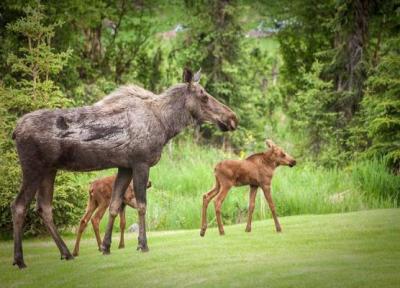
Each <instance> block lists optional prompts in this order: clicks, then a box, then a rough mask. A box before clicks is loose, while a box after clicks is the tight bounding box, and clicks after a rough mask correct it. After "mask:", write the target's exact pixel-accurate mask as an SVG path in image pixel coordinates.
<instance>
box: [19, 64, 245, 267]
mask: <svg viewBox="0 0 400 288" xmlns="http://www.w3.org/2000/svg"><path fill="white" fill-rule="evenodd" d="M183 78H184V81H185V83H180V84H176V85H174V86H172V87H170V88H169V89H167V90H166V91H164V92H163V93H161V94H160V95H155V94H153V93H152V92H150V91H147V90H145V89H143V88H140V87H138V86H134V85H130V86H124V87H121V88H119V89H117V90H116V91H114V92H113V93H111V94H110V95H108V96H106V97H105V98H104V99H103V100H101V101H99V102H97V103H96V104H94V105H91V106H85V107H78V108H71V109H54V110H38V111H35V112H32V113H29V114H26V115H25V116H23V117H22V118H21V119H20V120H19V121H18V123H17V126H16V128H15V131H14V134H13V138H14V139H15V144H16V147H17V151H18V156H19V160H20V164H21V168H22V185H21V189H20V192H19V194H18V195H17V197H16V198H15V201H14V202H13V204H12V205H11V211H12V217H13V230H14V232H13V236H14V262H13V264H14V265H17V266H18V267H19V268H24V267H26V265H25V262H24V259H23V252H22V231H23V225H24V219H25V215H26V211H27V207H28V206H29V204H30V203H31V201H32V199H33V197H35V195H36V200H37V201H36V203H37V211H38V214H39V216H40V217H41V218H42V219H43V222H44V224H45V225H46V227H47V230H48V231H49V232H50V234H51V236H52V237H53V239H54V242H55V243H56V245H57V247H58V249H59V250H60V254H61V259H66V260H69V259H73V256H72V255H71V253H70V252H69V250H68V248H67V246H66V245H65V243H64V241H63V240H62V238H61V236H60V235H59V233H58V231H57V227H56V226H55V225H54V221H53V212H52V201H53V189H54V180H55V177H56V173H57V171H58V170H60V169H61V170H70V171H89V170H101V169H107V168H112V167H115V168H118V174H117V178H116V180H115V183H114V187H113V192H112V195H111V202H110V208H109V220H108V225H107V229H106V233H105V235H104V239H103V243H102V251H103V254H109V253H110V246H111V234H112V228H113V225H114V219H115V217H116V216H117V215H118V213H119V212H120V209H121V207H122V205H123V195H124V193H125V191H126V189H127V188H128V185H129V183H130V182H131V181H132V180H133V184H134V190H135V195H136V200H137V206H138V208H137V210H138V214H139V237H138V249H140V250H141V251H143V252H146V251H148V250H149V249H148V246H147V236H146V225H145V215H146V203H147V200H146V185H147V182H148V177H149V172H150V168H151V167H153V166H154V165H156V164H157V163H158V161H159V160H160V158H161V153H162V150H163V148H164V146H165V145H166V144H167V143H168V141H169V140H170V139H171V138H173V137H174V136H176V135H177V134H178V133H180V132H181V131H182V130H183V129H184V128H186V127H187V126H189V125H191V124H192V123H194V122H197V123H201V122H206V121H208V122H212V123H214V124H215V125H217V126H218V127H219V128H220V129H221V130H223V131H233V130H235V129H236V126H237V123H238V121H237V118H236V115H235V114H234V113H233V112H232V110H230V109H229V108H228V107H227V106H225V105H223V104H222V103H220V102H218V101H217V100H216V99H215V98H214V97H212V96H211V95H210V94H208V93H207V92H206V91H205V90H204V88H203V87H202V86H201V85H200V84H199V83H198V81H199V79H200V73H196V75H195V76H193V73H192V72H191V71H190V70H188V69H185V71H184V77H183Z"/></svg>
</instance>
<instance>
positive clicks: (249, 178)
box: [200, 140, 296, 236]
mask: <svg viewBox="0 0 400 288" xmlns="http://www.w3.org/2000/svg"><path fill="white" fill-rule="evenodd" d="M266 144H267V145H268V147H269V148H270V149H269V150H267V151H266V152H262V153H256V154H253V155H251V156H249V157H247V158H246V159H244V160H224V161H222V162H220V163H218V164H217V165H216V166H215V169H214V174H215V179H216V183H215V186H214V188H213V189H212V190H211V191H210V192H208V193H206V194H204V196H203V210H202V224H201V231H200V236H204V234H205V233H206V229H207V207H208V203H209V202H210V201H211V199H213V198H214V197H217V198H216V200H215V214H216V216H217V223H218V230H219V234H220V235H224V227H223V225H222V219H221V206H222V203H223V201H224V199H225V197H226V195H227V194H228V192H229V190H230V189H231V188H232V187H233V186H244V185H249V186H250V202H249V215H248V220H247V227H246V232H250V231H251V218H252V214H253V211H254V203H255V199H256V195H257V188H258V187H261V189H262V190H263V192H264V196H265V198H266V200H267V202H268V205H269V208H270V209H271V213H272V217H273V218H274V221H275V228H276V231H277V232H281V231H282V228H281V225H280V224H279V221H278V217H277V216H276V212H275V206H274V202H273V201H272V197H271V180H272V176H273V174H274V171H275V169H276V168H277V167H278V166H279V165H287V166H290V167H293V166H294V165H296V160H295V159H294V158H293V157H291V156H289V155H288V154H287V153H285V152H284V151H283V150H282V148H280V147H278V146H277V145H275V144H274V143H273V142H272V141H271V140H267V141H266Z"/></svg>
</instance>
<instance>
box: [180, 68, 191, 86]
mask: <svg viewBox="0 0 400 288" xmlns="http://www.w3.org/2000/svg"><path fill="white" fill-rule="evenodd" d="M182 76H183V77H182V78H183V82H186V83H191V82H192V81H193V72H192V70H190V69H189V68H184V69H183V75H182Z"/></svg>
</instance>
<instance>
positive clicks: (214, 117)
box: [183, 69, 238, 131]
mask: <svg viewBox="0 0 400 288" xmlns="http://www.w3.org/2000/svg"><path fill="white" fill-rule="evenodd" d="M200 77H201V72H200V70H199V71H198V72H197V73H196V74H195V75H194V76H193V73H192V71H190V70H189V69H185V70H184V72H183V81H184V82H185V83H187V84H188V90H187V91H188V92H187V93H186V107H187V109H188V110H189V111H190V113H191V115H192V116H193V118H195V119H196V120H197V122H199V123H202V122H211V123H214V124H215V125H217V126H218V128H219V129H220V130H222V131H233V130H235V129H236V127H237V124H238V120H237V117H236V115H235V113H234V112H233V111H232V110H231V109H229V107H228V106H226V105H224V104H222V103H221V102H219V101H218V100H217V99H215V98H214V97H213V96H211V95H210V94H208V93H207V91H206V90H205V89H204V88H203V87H202V86H201V85H200V83H199V81H200Z"/></svg>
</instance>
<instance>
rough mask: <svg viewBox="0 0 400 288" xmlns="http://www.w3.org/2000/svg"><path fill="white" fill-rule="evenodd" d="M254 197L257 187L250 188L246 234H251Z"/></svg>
mask: <svg viewBox="0 0 400 288" xmlns="http://www.w3.org/2000/svg"><path fill="white" fill-rule="evenodd" d="M256 196H257V186H250V199H249V215H248V219H247V226H246V232H251V219H252V217H253V212H254V207H255V202H256Z"/></svg>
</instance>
